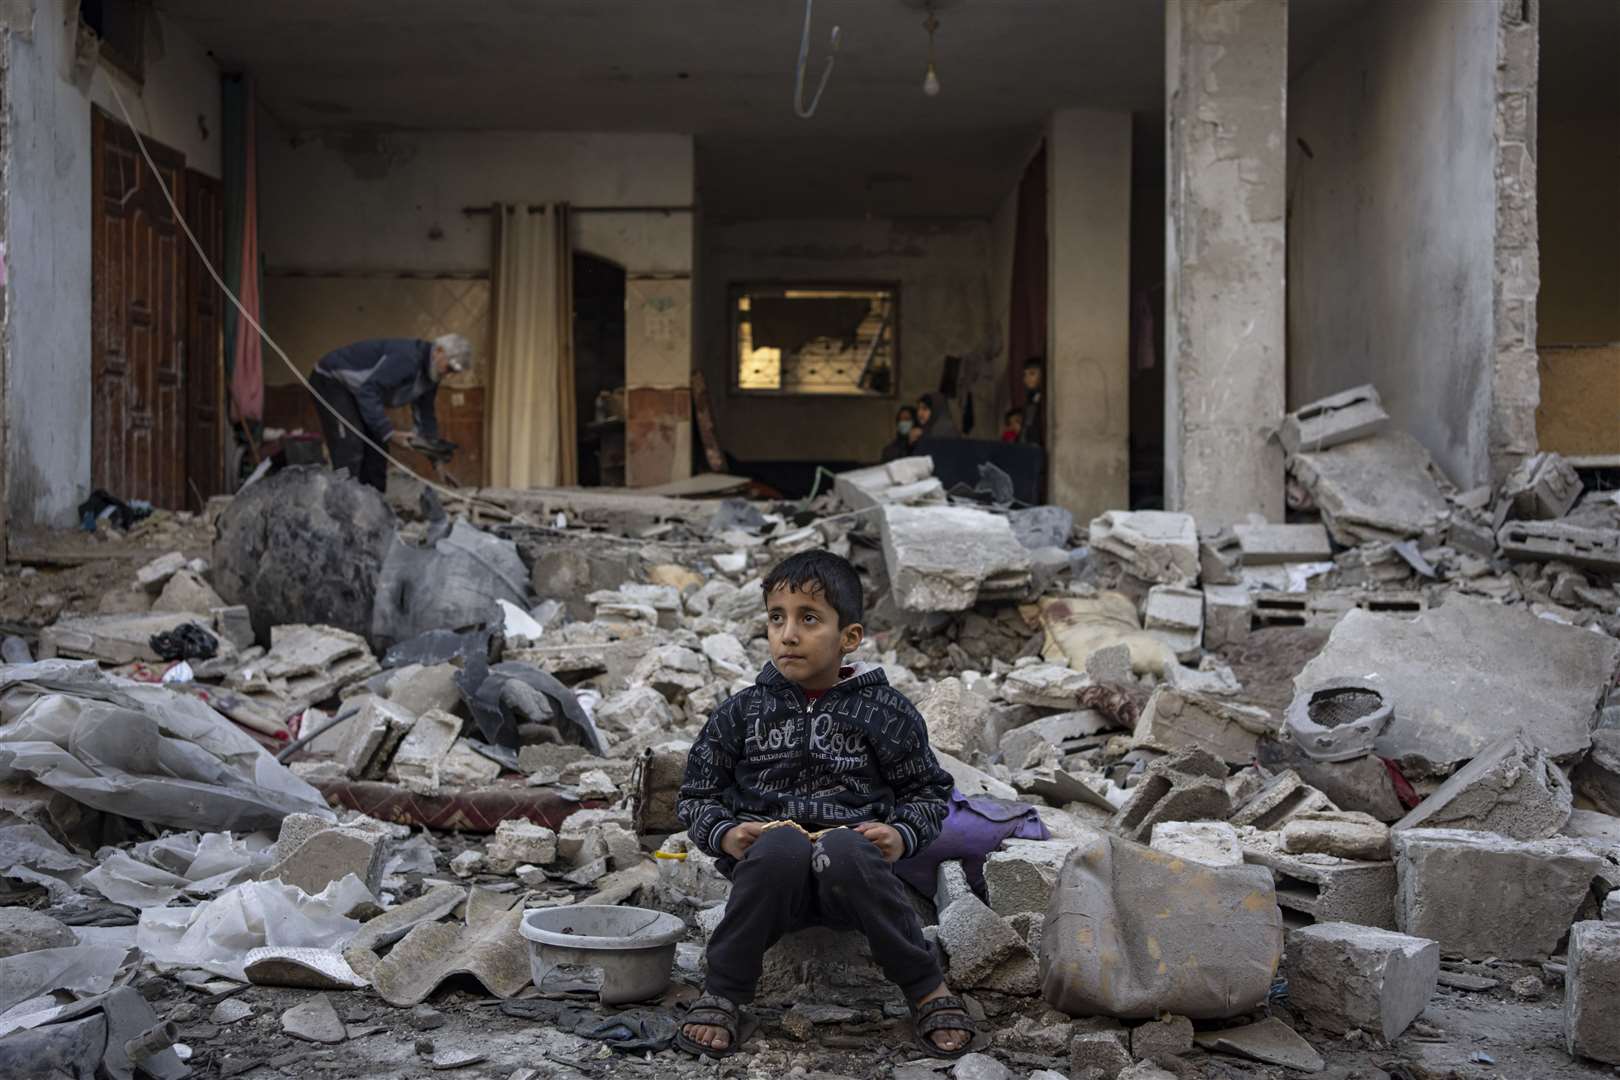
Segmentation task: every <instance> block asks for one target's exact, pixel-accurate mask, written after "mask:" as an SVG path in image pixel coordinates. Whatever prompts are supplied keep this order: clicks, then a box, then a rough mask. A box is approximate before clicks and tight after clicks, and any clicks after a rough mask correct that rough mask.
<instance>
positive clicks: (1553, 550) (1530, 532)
mask: <svg viewBox="0 0 1620 1080" xmlns="http://www.w3.org/2000/svg"><path fill="white" fill-rule="evenodd" d="M1496 542H1497V544H1498V545H1499V546H1500V547H1501V549H1502V554H1504V555H1506V556H1507V557H1508V558H1510V559H1521V560H1525V561H1529V562H1548V561H1557V562H1566V563H1570V564H1571V565H1573V566H1579V567H1584V568H1585V569H1588V570H1597V571H1600V572H1602V573H1605V574H1616V573H1620V529H1588V528H1583V527H1581V526H1579V525H1566V524H1565V523H1563V522H1561V521H1510V522H1508V523H1507V524H1506V525H1503V526H1502V527H1501V528H1500V529H1498V530H1497V533H1496Z"/></svg>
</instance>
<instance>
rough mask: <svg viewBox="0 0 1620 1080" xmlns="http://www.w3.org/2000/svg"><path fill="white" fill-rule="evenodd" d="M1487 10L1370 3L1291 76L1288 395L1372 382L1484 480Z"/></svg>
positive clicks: (1493, 42)
mask: <svg viewBox="0 0 1620 1080" xmlns="http://www.w3.org/2000/svg"><path fill="white" fill-rule="evenodd" d="M1496 35H1497V6H1496V4H1494V3H1467V4H1459V3H1452V2H1450V0H1375V2H1374V3H1373V4H1371V5H1370V6H1369V7H1368V9H1367V11H1366V12H1365V14H1364V15H1362V16H1361V17H1359V18H1357V19H1355V20H1353V21H1352V22H1351V23H1350V24H1349V25H1348V26H1346V27H1345V30H1344V32H1343V33H1342V34H1341V35H1340V36H1339V38H1338V39H1337V41H1336V42H1335V43H1334V45H1333V47H1332V48H1331V49H1330V50H1329V51H1328V52H1326V53H1325V54H1324V55H1323V56H1322V57H1321V58H1320V59H1318V60H1317V61H1316V62H1315V63H1313V64H1312V65H1311V66H1310V67H1309V68H1307V69H1306V70H1305V71H1303V72H1302V73H1300V74H1299V75H1298V76H1297V77H1296V78H1295V79H1294V80H1293V82H1292V83H1291V84H1290V87H1289V102H1288V150H1289V158H1288V183H1289V223H1288V316H1289V330H1288V373H1289V385H1288V400H1289V407H1290V408H1293V407H1296V406H1298V405H1300V404H1302V403H1305V402H1308V401H1311V400H1313V399H1315V398H1318V397H1321V396H1323V395H1326V394H1331V393H1334V392H1335V391H1339V390H1343V389H1346V388H1347V387H1350V386H1354V385H1357V384H1359V383H1364V382H1371V383H1374V384H1375V385H1377V387H1378V389H1379V392H1380V393H1381V394H1382V395H1383V398H1384V404H1385V406H1386V408H1388V410H1389V413H1390V416H1391V417H1392V418H1393V420H1394V422H1395V424H1396V425H1397V426H1398V427H1401V428H1404V429H1405V430H1407V431H1409V432H1411V433H1412V434H1413V435H1415V436H1416V437H1417V438H1418V439H1419V440H1421V441H1422V442H1423V444H1424V445H1425V446H1427V447H1428V449H1429V451H1430V453H1432V454H1433V455H1434V457H1435V459H1436V461H1438V462H1439V463H1440V465H1441V466H1442V467H1443V468H1444V469H1445V471H1446V473H1447V474H1448V475H1449V476H1450V477H1451V478H1452V479H1453V480H1454V481H1456V482H1457V483H1459V484H1461V485H1463V486H1465V487H1466V486H1471V485H1474V484H1478V483H1484V482H1486V481H1487V480H1489V479H1490V460H1489V447H1488V428H1489V423H1490V415H1491V377H1492V376H1491V370H1490V368H1491V364H1492V360H1493V357H1494V355H1495V327H1494V326H1493V313H1492V286H1493V273H1494V270H1493V267H1494V256H1493V243H1494V238H1495V232H1496V185H1495V178H1494V165H1495V159H1494V153H1495V144H1494V137H1493V125H1494V124H1495V121H1496V99H1495V66H1496V57H1497V38H1496Z"/></svg>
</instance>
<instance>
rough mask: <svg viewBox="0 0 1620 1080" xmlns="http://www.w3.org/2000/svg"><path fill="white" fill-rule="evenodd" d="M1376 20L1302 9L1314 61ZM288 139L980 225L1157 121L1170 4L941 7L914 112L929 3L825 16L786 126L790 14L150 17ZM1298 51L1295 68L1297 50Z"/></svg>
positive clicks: (526, 6) (392, 8)
mask: <svg viewBox="0 0 1620 1080" xmlns="http://www.w3.org/2000/svg"><path fill="white" fill-rule="evenodd" d="M1364 2H1366V0H1294V3H1293V5H1292V6H1291V9H1290V12H1291V21H1292V24H1293V26H1292V38H1293V39H1294V40H1295V41H1296V42H1299V43H1301V44H1302V45H1306V46H1308V44H1309V43H1310V42H1312V41H1314V40H1319V39H1321V38H1322V37H1323V36H1324V35H1326V34H1328V33H1329V32H1330V31H1331V29H1332V27H1333V26H1335V25H1337V24H1338V22H1339V21H1340V20H1342V19H1343V18H1344V17H1346V13H1347V12H1349V11H1352V10H1354V9H1356V8H1359V7H1360V6H1361V5H1362V4H1363V3H1364ZM158 7H159V9H160V10H161V11H163V13H164V14H165V15H166V16H167V17H168V18H169V19H170V20H172V21H174V22H176V23H178V24H180V25H181V26H182V27H183V28H184V29H185V30H186V31H187V32H189V33H190V34H191V35H193V36H194V37H195V38H197V39H198V40H199V41H201V42H202V44H203V45H204V46H205V47H206V48H207V49H209V50H210V51H211V52H212V53H213V54H214V56H215V57H216V59H217V60H218V61H219V62H220V64H221V65H222V66H224V67H225V68H226V69H227V70H247V71H250V72H252V74H253V75H254V76H255V77H256V79H257V80H258V86H259V92H260V96H261V99H262V100H263V101H264V102H265V104H266V107H267V108H269V109H270V111H271V112H272V113H273V114H274V115H275V116H276V118H277V119H278V120H280V121H281V122H282V123H283V124H285V125H287V126H288V127H290V128H293V129H301V130H307V129H321V128H327V129H330V128H342V129H349V128H368V129H384V130H386V129H412V128H414V129H459V130H467V129H489V130H536V131H666V132H667V131H673V132H683V133H691V134H693V135H695V136H696V137H697V146H698V184H699V197H700V200H701V201H702V203H703V205H704V207H705V210H706V212H708V213H711V214H714V215H716V216H721V217H725V216H741V217H747V216H779V215H798V216H811V217H815V216H850V215H864V214H868V213H870V214H873V215H876V216H883V217H894V216H962V215H967V216H984V215H988V214H989V213H990V212H992V211H993V210H994V208H995V206H996V204H997V203H998V202H999V200H1000V199H1001V197H1002V196H1003V195H1005V193H1006V192H1007V191H1008V190H1010V188H1011V187H1012V185H1013V184H1014V183H1015V182H1016V180H1017V177H1018V174H1019V172H1020V170H1021V169H1022V167H1023V164H1024V160H1025V157H1026V155H1027V152H1028V151H1029V150H1030V149H1032V148H1033V146H1034V143H1035V140H1036V139H1037V138H1038V133H1039V130H1040V127H1041V124H1042V121H1043V119H1044V118H1045V117H1046V116H1047V114H1049V113H1050V112H1051V111H1052V110H1053V109H1054V108H1057V107H1063V106H1083V107H1090V108H1101V109H1117V110H1126V111H1132V112H1150V113H1152V112H1158V111H1160V110H1162V108H1163V96H1164V75H1163V70H1164V41H1163V34H1164V5H1163V3H1162V2H1161V0H939V2H936V3H935V4H934V10H935V11H936V13H937V15H938V18H939V30H938V34H937V37H936V45H935V59H936V63H937V69H938V73H939V78H940V81H941V83H942V92H941V93H940V94H939V96H938V97H934V98H929V97H926V96H925V95H924V94H923V93H922V78H923V71H924V67H925V65H926V62H927V45H928V42H927V35H926V33H925V31H924V30H923V26H922V22H923V19H924V17H925V15H926V13H925V11H924V10H923V3H922V0H821V2H820V3H817V4H816V5H815V10H814V22H813V26H812V30H811V35H810V61H809V65H808V70H807V73H806V79H805V82H806V97H807V99H808V97H809V96H810V95H812V94H813V91H814V85H815V83H816V81H817V80H818V79H819V77H820V72H821V69H822V64H823V62H824V57H826V55H827V52H828V48H827V39H828V34H829V31H830V29H831V27H832V26H833V25H835V24H836V25H838V26H840V27H841V29H842V41H841V46H840V48H839V51H838V54H837V62H836V65H835V67H834V69H833V72H832V76H831V79H830V80H829V82H828V85H827V90H826V94H825V96H824V97H823V98H822V101H821V103H820V106H819V108H818V109H817V112H816V114H815V116H814V117H813V118H811V119H808V120H801V119H799V118H798V117H796V116H795V115H794V113H793V105H792V103H793V73H794V63H795V60H796V57H797V52H798V48H799V41H800V31H801V30H802V28H803V20H804V7H803V6H802V5H801V4H799V3H797V2H796V0H680V2H679V3H678V4H677V3H670V2H668V0H663V2H660V3H649V2H647V0H458V2H455V3H446V2H444V0H343V2H342V3H334V2H333V0H277V2H276V3H274V4H241V3H228V4H225V3H220V2H219V0H158ZM1304 51H1306V49H1305V48H1301V52H1304Z"/></svg>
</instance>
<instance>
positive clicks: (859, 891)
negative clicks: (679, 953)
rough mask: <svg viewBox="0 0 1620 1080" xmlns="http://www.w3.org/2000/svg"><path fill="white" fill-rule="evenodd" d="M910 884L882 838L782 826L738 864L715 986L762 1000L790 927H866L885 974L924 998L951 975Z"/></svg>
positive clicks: (717, 948)
mask: <svg viewBox="0 0 1620 1080" xmlns="http://www.w3.org/2000/svg"><path fill="white" fill-rule="evenodd" d="M905 889H906V885H905V883H904V882H903V881H901V880H900V879H899V878H898V877H896V876H895V874H894V868H893V867H891V866H890V865H889V864H888V863H886V862H884V861H883V854H882V852H880V851H879V850H878V846H877V845H876V844H874V843H872V841H870V840H868V839H867V838H866V837H864V836H862V835H861V834H860V833H858V832H855V831H854V830H853V829H834V830H833V831H832V832H829V833H827V834H826V835H824V836H822V837H821V839H820V840H817V841H815V842H814V843H812V842H811V840H810V838H809V837H807V836H805V835H804V834H803V833H801V832H800V831H799V830H798V829H793V828H781V829H772V830H770V831H769V832H767V833H765V834H764V835H762V836H761V837H760V838H759V839H758V840H756V841H754V845H753V846H752V847H750V848H749V849H748V851H747V852H746V853H745V854H744V855H743V857H742V859H741V861H739V862H738V863H737V865H736V866H735V867H733V868H732V871H731V899H730V900H728V901H727V902H726V914H725V918H723V919H721V920H720V925H719V926H718V927H717V928H716V929H715V932H714V936H713V937H712V938H710V939H709V948H708V962H709V977H708V981H707V984H706V985H705V989H706V990H707V991H708V992H709V993H711V994H718V995H720V996H721V997H724V998H729V999H731V1000H732V1001H735V1002H738V1003H747V1002H750V1001H753V1000H754V987H755V984H756V983H758V982H759V975H760V970H761V967H762V964H763V961H764V957H765V950H767V949H769V948H770V947H771V946H772V945H774V944H776V942H777V940H778V939H779V938H781V937H782V935H783V934H786V933H788V932H790V931H793V930H801V929H803V928H805V927H807V926H828V927H832V928H833V929H836V930H858V931H860V932H862V933H864V934H865V935H866V940H867V941H868V942H870V943H871V946H872V959H874V960H875V961H877V965H878V967H880V968H882V969H883V974H885V975H886V976H888V977H889V980H890V981H891V982H893V983H895V984H896V985H897V986H899V987H900V989H901V990H902V991H904V993H905V995H906V1000H907V1001H911V1002H916V1001H918V1000H919V999H921V998H922V997H923V996H925V995H926V994H928V993H929V992H930V991H932V990H934V989H935V988H936V987H938V986H939V984H940V983H941V982H942V981H943V976H942V975H941V973H940V969H939V962H938V961H937V960H936V959H935V958H934V953H933V951H932V950H931V949H930V948H929V947H928V942H927V941H926V940H924V939H923V935H922V920H920V919H919V918H918V917H917V912H916V909H914V908H913V907H912V906H911V901H910V900H908V899H907V898H906V894H905Z"/></svg>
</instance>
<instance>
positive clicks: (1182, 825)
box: [1149, 821, 1243, 866]
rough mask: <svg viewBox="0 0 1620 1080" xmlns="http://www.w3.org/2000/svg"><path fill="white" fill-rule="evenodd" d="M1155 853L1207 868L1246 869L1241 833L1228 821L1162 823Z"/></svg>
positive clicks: (1156, 835)
mask: <svg viewBox="0 0 1620 1080" xmlns="http://www.w3.org/2000/svg"><path fill="white" fill-rule="evenodd" d="M1149 846H1150V847H1152V848H1153V850H1154V851H1162V852H1164V853H1165V854H1166V855H1172V856H1174V857H1175V858H1178V859H1188V860H1191V861H1192V862H1197V863H1203V864H1204V865H1205V866H1242V865H1243V848H1242V846H1241V845H1239V843H1238V835H1237V830H1236V829H1234V828H1232V826H1230V825H1228V824H1227V823H1226V822H1224V821H1161V822H1159V823H1158V824H1157V825H1155V826H1153V843H1152V844H1151V845H1149Z"/></svg>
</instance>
